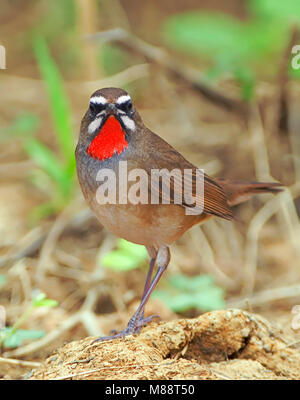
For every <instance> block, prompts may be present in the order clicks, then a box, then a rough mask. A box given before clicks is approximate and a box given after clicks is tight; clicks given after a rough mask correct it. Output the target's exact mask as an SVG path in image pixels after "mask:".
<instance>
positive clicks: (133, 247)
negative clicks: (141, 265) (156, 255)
mask: <svg viewBox="0 0 300 400" xmlns="http://www.w3.org/2000/svg"><path fill="white" fill-rule="evenodd" d="M118 247H119V249H121V250H124V251H125V252H126V253H127V254H128V255H130V256H132V257H134V258H136V259H139V260H144V259H146V258H147V256H148V252H147V250H146V248H145V246H142V245H140V244H135V243H132V242H128V241H127V240H125V239H119V240H118Z"/></svg>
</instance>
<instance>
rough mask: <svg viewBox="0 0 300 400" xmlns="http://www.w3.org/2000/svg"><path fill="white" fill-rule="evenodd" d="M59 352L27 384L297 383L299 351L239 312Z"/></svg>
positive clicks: (267, 326)
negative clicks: (92, 381)
mask: <svg viewBox="0 0 300 400" xmlns="http://www.w3.org/2000/svg"><path fill="white" fill-rule="evenodd" d="M94 339H95V338H92V337H87V338H85V339H82V340H79V341H74V342H70V343H68V344H66V345H65V346H63V347H60V348H59V349H58V350H57V351H55V352H54V353H53V354H52V355H51V356H50V357H49V358H47V360H46V361H44V362H43V363H42V365H41V366H40V367H39V368H37V369H35V370H33V371H31V372H30V373H28V374H27V378H29V379H51V380H52V379H55V380H62V379H138V380H141V379H208V380H211V379H213V380H215V379H221V380H223V379H225V380H228V379H272V380H273V379H299V378H300V371H299V365H300V352H299V351H298V350H295V349H293V348H291V347H289V346H288V344H287V343H286V342H285V341H284V340H283V339H282V337H281V335H280V331H279V330H278V328H276V327H274V326H272V325H271V324H270V323H269V322H268V321H267V320H266V319H264V318H262V317H261V316H259V315H257V314H252V313H249V312H246V311H241V310H238V309H230V310H220V311H213V312H209V313H205V314H203V315H202V316H200V317H198V318H195V319H180V320H175V321H170V322H160V323H151V324H150V325H149V326H147V327H145V328H144V329H143V331H142V332H141V334H140V335H137V336H128V337H126V338H125V339H123V340H122V339H117V340H113V341H107V342H96V343H92V342H93V340H94Z"/></svg>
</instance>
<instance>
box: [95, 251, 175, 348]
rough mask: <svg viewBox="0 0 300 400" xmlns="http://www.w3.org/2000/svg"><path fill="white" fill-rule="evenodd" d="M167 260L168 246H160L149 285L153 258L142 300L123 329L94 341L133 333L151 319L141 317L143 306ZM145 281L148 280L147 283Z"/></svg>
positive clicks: (164, 268)
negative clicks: (154, 272) (155, 270)
mask: <svg viewBox="0 0 300 400" xmlns="http://www.w3.org/2000/svg"><path fill="white" fill-rule="evenodd" d="M169 262H170V250H169V247H167V246H161V247H160V248H159V250H158V253H157V264H158V269H157V272H156V274H155V276H154V278H153V280H152V281H151V283H150V285H149V282H150V280H151V275H152V270H153V267H154V264H155V260H154V262H152V260H151V263H150V267H149V271H148V275H147V279H146V284H145V288H144V295H143V297H142V300H141V303H140V305H139V307H138V309H137V310H136V312H135V313H134V315H133V316H132V317H131V318H130V320H129V322H128V325H127V327H126V328H125V329H124V330H123V331H121V332H118V333H117V334H115V335H113V336H104V337H100V338H98V339H96V340H94V342H98V341H100V342H101V341H105V340H110V339H116V338H120V337H121V338H123V337H125V336H127V335H133V334H135V333H138V332H139V330H140V328H141V327H142V326H143V325H145V324H147V323H148V322H149V321H151V319H152V318H153V316H151V317H148V318H143V313H144V308H145V305H146V303H147V301H148V300H149V298H150V296H151V294H152V292H153V290H154V289H155V287H156V285H157V284H158V282H159V280H160V278H161V276H162V274H163V273H164V271H165V270H166V268H167V266H168V264H169ZM147 281H148V283H147ZM147 286H148V287H147ZM141 316H142V318H141ZM94 342H93V343H94Z"/></svg>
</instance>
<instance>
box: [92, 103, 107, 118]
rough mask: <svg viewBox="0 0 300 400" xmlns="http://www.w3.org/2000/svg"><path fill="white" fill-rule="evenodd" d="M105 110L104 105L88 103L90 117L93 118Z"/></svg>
mask: <svg viewBox="0 0 300 400" xmlns="http://www.w3.org/2000/svg"><path fill="white" fill-rule="evenodd" d="M103 110H105V104H96V103H93V102H90V114H91V116H92V117H95V116H96V115H97V114H98V113H99V112H101V111H103Z"/></svg>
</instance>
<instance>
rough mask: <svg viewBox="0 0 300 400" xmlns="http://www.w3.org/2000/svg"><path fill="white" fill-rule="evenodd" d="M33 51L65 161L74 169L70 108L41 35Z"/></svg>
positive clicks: (57, 72) (58, 74) (60, 79)
mask: <svg viewBox="0 0 300 400" xmlns="http://www.w3.org/2000/svg"><path fill="white" fill-rule="evenodd" d="M34 52H35V56H36V59H37V62H38V66H39V69H40V72H41V75H42V78H43V80H44V82H45V85H46V90H47V94H48V99H49V105H50V111H51V116H52V120H53V124H54V127H55V133H56V137H57V140H58V143H59V145H60V150H61V153H62V155H63V157H64V161H65V163H66V164H67V165H68V166H69V167H70V168H71V169H72V170H73V171H75V158H74V136H73V129H72V123H71V110H70V106H69V102H68V99H67V96H66V93H65V90H64V87H63V82H62V78H61V76H60V73H59V71H58V69H57V67H56V65H55V63H54V61H53V59H52V57H51V55H50V53H49V50H48V47H47V44H46V42H45V40H44V38H42V37H37V38H36V39H35V41H34Z"/></svg>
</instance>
